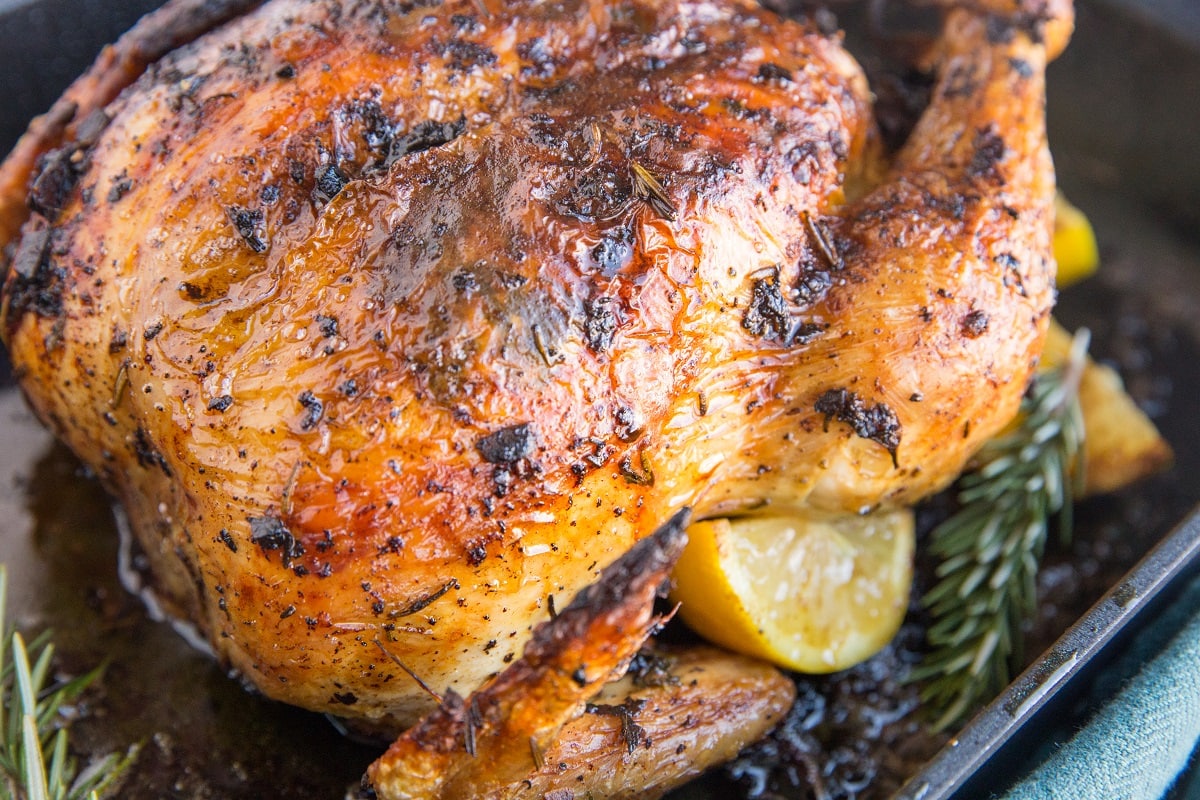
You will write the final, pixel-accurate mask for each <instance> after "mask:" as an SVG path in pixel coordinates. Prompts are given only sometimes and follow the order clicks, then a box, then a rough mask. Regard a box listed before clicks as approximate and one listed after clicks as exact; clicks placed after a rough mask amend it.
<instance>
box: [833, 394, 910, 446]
mask: <svg viewBox="0 0 1200 800" xmlns="http://www.w3.org/2000/svg"><path fill="white" fill-rule="evenodd" d="M816 411H817V413H819V414H824V415H825V426H826V428H828V427H829V421H830V420H831V419H837V420H838V421H839V422H844V423H846V424H847V425H849V426H850V427H851V428H852V429H853V430H854V432H855V433H856V434H857V435H859V436H861V437H862V438H864V439H870V440H871V441H873V442H876V443H878V444H880V445H882V446H883V447H884V448H886V449H887V451H888V452H889V453H891V454H892V464H893V465H896V463H897V462H896V449H897V448H898V447H900V432H901V431H900V420H899V419H897V418H896V412H895V411H893V410H892V409H891V408H890V407H889V406H887V405H885V404H883V403H876V404H875V405H873V406H868V405H867V404H866V403H865V402H863V399H862V398H861V397H859V396H858V395H857V394H855V393H854V392H851V391H850V390H848V389H830V390H829V391H827V392H825V393H824V394H822V395H821V396H820V397H819V398H817V403H816Z"/></svg>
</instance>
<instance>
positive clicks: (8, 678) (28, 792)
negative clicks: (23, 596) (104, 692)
mask: <svg viewBox="0 0 1200 800" xmlns="http://www.w3.org/2000/svg"><path fill="white" fill-rule="evenodd" d="M7 597H8V571H7V570H6V569H5V567H4V565H3V564H0V664H2V665H3V666H2V667H0V798H3V800H98V798H99V797H100V796H101V794H102V793H103V792H104V791H105V790H106V789H108V788H110V787H113V786H114V784H115V783H116V781H117V780H118V779H119V778H120V777H121V775H122V774H123V773H124V771H125V770H126V769H127V768H128V767H129V765H130V764H131V763H132V762H133V759H134V758H135V756H136V755H137V748H131V749H130V750H129V752H127V753H126V754H124V755H118V754H115V753H114V754H111V755H108V756H105V757H104V758H102V759H100V760H98V761H96V762H94V763H92V764H91V765H89V766H88V767H87V768H86V769H84V770H82V771H80V770H79V767H78V764H77V763H76V761H75V759H74V758H72V757H71V755H70V753H69V752H68V749H67V744H68V742H67V725H68V724H69V720H68V718H67V717H66V716H65V715H64V714H62V713H60V712H62V711H63V710H64V706H65V705H67V704H68V703H70V702H72V701H73V700H75V699H76V698H78V697H79V695H80V694H81V693H82V692H83V690H84V689H86V688H87V687H88V686H89V685H90V684H91V683H92V682H93V681H95V680H96V678H97V677H99V675H100V672H101V668H97V669H94V670H92V671H91V672H89V673H87V674H86V675H81V676H79V677H78V678H75V679H73V680H69V681H62V682H58V683H50V684H49V685H47V683H48V681H49V680H50V667H51V662H52V660H53V658H54V645H53V644H52V643H51V642H50V636H49V632H45V633H42V634H41V635H40V636H38V637H37V638H35V639H34V640H33V641H32V642H30V643H29V645H28V646H26V644H25V639H24V638H23V637H22V636H21V634H19V633H16V632H12V633H10V632H9V630H8V626H7V624H6V622H5V610H6V609H5V605H6V601H7ZM9 644H11V647H10V648H9V649H8V651H7V652H6V645H9Z"/></svg>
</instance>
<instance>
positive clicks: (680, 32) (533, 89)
mask: <svg viewBox="0 0 1200 800" xmlns="http://www.w3.org/2000/svg"><path fill="white" fill-rule="evenodd" d="M1070 28H1071V9H1070V6H1069V0H963V2H961V3H953V4H947V6H946V8H945V14H944V25H943V28H942V32H941V34H940V36H939V37H938V38H937V39H936V41H935V42H934V43H933V44H932V46H931V48H930V50H929V52H928V53H927V55H926V57H927V59H928V63H929V64H930V65H931V66H933V67H935V68H936V70H937V74H938V75H939V78H938V81H937V83H936V86H935V89H934V92H933V96H932V99H931V102H930V105H929V107H928V109H927V111H925V112H924V114H923V116H922V117H921V119H920V120H919V122H918V124H917V126H916V129H915V130H914V131H913V133H912V134H911V137H910V138H909V140H908V142H907V144H905V145H904V146H903V147H902V148H901V149H900V150H899V151H897V152H895V153H888V152H886V151H885V148H884V147H883V146H882V144H881V137H880V135H879V133H878V127H877V125H876V122H875V120H874V116H873V109H872V96H871V92H870V90H869V88H868V86H867V81H866V79H865V77H864V73H863V71H862V70H861V68H860V67H859V66H858V64H857V63H856V62H855V60H854V59H853V58H852V57H851V56H850V55H849V54H848V53H847V51H846V50H845V49H844V47H843V44H842V41H841V37H840V35H838V34H837V33H831V32H829V31H828V30H823V29H821V28H820V27H818V26H816V25H814V24H809V23H805V22H803V21H794V20H788V19H784V18H781V17H779V16H776V15H775V14H774V13H772V12H770V11H768V10H765V9H763V8H760V7H759V6H758V5H756V4H755V3H753V2H750V0H556V1H554V2H538V1H537V0H407V1H405V2H398V1H397V0H318V1H315V2H312V1H309V0H269V1H268V2H265V3H258V2H251V1H249V0H227V1H226V2H219V3H202V2H197V1H196V0H172V2H171V3H169V4H168V5H167V6H166V7H165V8H164V9H163V10H160V11H159V12H156V13H155V14H153V15H151V16H150V17H148V18H146V19H145V20H143V22H142V23H140V25H139V26H138V27H137V28H135V29H134V31H132V32H131V33H130V34H128V35H127V36H126V37H125V38H124V39H122V40H121V41H120V42H119V43H118V44H117V45H115V46H114V47H113V48H110V49H109V50H107V51H106V52H105V53H104V54H103V55H102V56H101V58H100V60H99V61H98V62H97V64H96V65H95V66H94V67H93V68H92V70H91V71H90V72H89V73H88V74H86V75H85V76H84V77H83V78H81V79H80V80H79V81H78V82H77V83H76V84H75V85H74V86H73V87H71V89H69V90H68V92H67V94H66V95H65V96H64V98H63V99H62V100H61V101H60V102H59V103H58V104H57V105H56V106H55V107H54V109H53V110H52V111H51V112H50V113H49V114H47V115H46V116H44V117H43V118H40V119H39V120H36V121H35V122H34V123H33V124H32V125H31V127H30V130H29V132H28V133H27V135H26V136H25V138H24V139H23V140H22V141H21V143H20V144H19V145H18V147H17V149H16V150H15V151H14V152H13V154H12V155H11V156H10V157H9V159H8V161H7V162H6V163H5V164H4V167H3V170H2V171H0V236H2V237H3V238H4V240H5V241H6V242H7V246H6V249H5V251H4V258H5V262H6V264H7V281H6V283H5V288H4V295H3V318H2V325H0V327H2V331H3V337H4V340H5V342H6V344H7V346H8V348H9V351H10V353H11V357H12V361H13V364H14V366H15V371H16V373H17V375H18V377H19V380H20V383H21V386H22V388H23V390H24V392H25V394H26V396H27V397H28V400H29V403H30V404H31V405H32V407H33V408H34V409H35V411H36V412H37V414H38V416H39V417H40V418H41V419H42V420H43V421H44V422H45V424H46V425H48V426H49V427H50V428H51V429H53V430H54V431H55V433H56V434H57V435H58V436H60V437H61V438H62V439H63V440H64V441H65V442H66V443H67V444H68V445H69V446H70V447H71V448H72V449H73V450H74V451H75V453H77V454H78V456H79V457H80V458H81V459H82V460H83V462H85V463H86V464H87V465H88V466H90V467H91V468H92V469H93V470H94V471H95V473H96V474H97V475H98V476H99V478H100V480H101V481H102V482H103V483H104V485H105V486H106V487H107V488H108V490H109V491H111V493H112V494H113V495H114V497H115V498H116V500H117V501H119V505H120V507H121V508H122V509H123V514H124V515H125V517H126V519H127V524H128V527H129V529H130V530H131V531H132V533H133V534H134V536H135V537H136V540H137V542H138V543H139V544H140V547H141V548H142V549H143V550H144V552H145V555H146V559H147V561H148V563H149V565H150V574H151V575H152V576H153V577H152V579H153V581H154V589H155V592H156V594H157V596H158V598H159V599H160V602H162V603H163V605H164V606H165V607H167V608H168V609H169V611H170V612H171V613H172V614H174V615H176V616H177V617H179V618H181V619H186V620H190V621H191V623H193V624H194V625H195V626H196V628H197V630H198V631H199V632H200V634H201V635H202V636H203V638H204V639H206V640H207V641H208V642H209V643H210V645H211V648H212V650H213V651H214V653H215V655H216V656H217V657H218V658H219V659H220V660H221V661H222V662H223V663H224V664H226V665H227V666H228V667H229V668H230V669H231V670H232V671H234V672H236V673H237V674H238V675H240V676H242V678H244V679H245V680H246V681H247V682H248V683H250V684H252V685H253V686H255V687H257V688H258V689H259V690H261V691H262V692H263V693H265V694H267V695H269V696H271V697H273V698H278V699H280V700H284V701H287V702H289V703H294V704H297V705H300V706H304V707H306V708H310V709H314V710H317V711H322V712H327V713H331V714H335V715H338V716H341V717H345V718H352V719H353V718H357V719H360V720H363V721H365V722H368V723H371V724H373V725H376V726H384V727H386V726H391V727H393V728H396V729H401V728H408V729H409V730H408V733H406V734H404V735H403V736H402V737H401V738H400V739H399V740H398V741H397V742H396V744H395V745H393V747H392V748H391V750H390V751H389V752H388V754H387V755H385V756H384V757H383V758H382V759H381V760H380V761H379V762H378V763H377V764H376V765H374V766H373V767H372V770H371V772H370V778H369V779H370V781H371V782H372V783H373V784H374V787H375V790H376V792H377V793H378V794H379V796H381V797H383V798H400V797H467V796H481V797H482V796H495V797H518V796H538V797H540V796H559V797H567V796H572V794H571V793H577V794H576V795H575V796H583V795H584V794H585V793H586V792H588V791H590V792H592V793H593V795H594V796H600V795H605V796H620V795H628V796H650V795H653V794H655V793H660V792H661V791H664V790H665V789H666V788H668V787H669V786H670V785H671V784H672V783H674V782H678V781H679V780H682V779H683V778H685V777H686V776H688V775H691V774H694V773H695V772H696V771H697V770H699V769H702V768H703V767H705V766H707V765H709V764H711V763H713V762H714V761H717V760H720V759H722V758H727V757H729V756H730V755H731V754H732V753H733V752H735V751H736V749H737V747H740V746H741V745H742V744H744V743H745V742H747V741H749V740H751V739H753V738H755V737H756V736H758V735H761V734H762V733H763V732H764V731H765V730H767V729H768V728H769V727H770V725H771V724H772V723H773V721H774V720H776V719H778V718H779V716H780V715H781V714H782V713H783V711H784V710H785V709H786V708H787V705H788V703H789V702H790V700H791V694H790V692H791V691H792V690H791V684H790V682H789V681H788V680H787V679H786V678H785V677H783V676H781V675H780V674H779V673H777V672H775V671H774V670H773V669H771V668H768V667H765V666H762V665H760V664H757V663H755V662H753V661H751V660H749V659H744V658H741V657H736V656H732V655H728V654H724V653H721V652H718V651H713V650H706V651H702V652H690V653H688V652H685V653H678V652H666V651H662V650H649V651H648V650H645V649H644V642H645V640H646V638H647V637H648V636H649V635H650V634H651V633H652V632H653V630H654V628H655V627H656V626H657V625H658V624H661V622H663V621H664V619H663V617H662V616H661V614H662V612H661V611H657V612H656V611H655V606H654V598H655V596H656V594H657V593H658V591H659V589H660V588H661V584H662V583H663V582H664V580H666V578H667V576H668V574H669V571H670V564H671V562H672V560H673V558H674V556H675V555H676V554H677V553H678V551H679V548H680V547H681V546H682V541H683V538H684V534H683V533H682V530H683V526H684V521H685V517H686V516H687V515H688V514H690V516H691V518H692V519H703V518H706V517H714V516H722V515H733V514H739V513H745V512H748V511H751V510H754V509H760V508H762V507H764V506H769V507H771V508H773V509H777V510H788V509H792V510H797V511H804V510H818V511H821V512H839V513H861V512H864V511H868V510H871V509H875V508H879V507H887V506H896V505H902V504H908V503H912V502H914V501H916V500H918V499H920V498H922V497H924V496H926V495H928V494H930V493H931V492H934V491H936V490H938V489H940V488H942V487H944V486H945V485H946V484H947V483H948V482H949V481H951V480H952V479H953V478H954V477H955V476H956V475H957V474H958V473H959V472H960V471H961V469H962V468H963V466H964V464H965V463H966V462H967V460H968V459H969V458H970V457H971V455H972V454H973V453H974V452H975V451H976V450H977V448H978V447H979V446H980V445H981V443H983V442H984V441H985V440H987V439H988V438H989V437H990V436H992V435H993V434H994V433H996V432H997V431H998V430H999V429H1000V428H1001V427H1002V426H1004V425H1005V424H1006V423H1007V422H1009V420H1010V419H1011V418H1012V417H1013V415H1014V414H1015V413H1016V410H1017V407H1018V404H1019V401H1020V398H1021V396H1022V394H1023V393H1024V391H1025V389H1026V386H1027V384H1028V381H1029V379H1030V376H1031V372H1032V370H1033V369H1034V367H1035V365H1036V363H1037V359H1038V355H1039V352H1040V348H1041V346H1042V340H1043V337H1044V334H1045V330H1046V325H1047V322H1048V320H1049V313H1050V308H1051V305H1052V302H1053V262H1052V259H1051V253H1050V241H1051V228H1052V215H1053V211H1052V202H1053V198H1054V172H1053V167H1052V165H1051V161H1050V158H1049V155H1048V151H1047V147H1046V139H1045V131H1044V119H1043V103H1044V67H1045V65H1046V62H1047V60H1048V59H1050V58H1052V57H1053V56H1054V55H1055V54H1056V53H1057V52H1058V51H1059V50H1060V49H1061V48H1062V47H1063V46H1064V44H1065V42H1066V39H1067V37H1068V35H1069V31H1070ZM655 531H658V533H657V534H655ZM589 586H590V587H591V588H590V589H589V588H587V587H589ZM572 598H574V601H573V602H572ZM659 608H660V609H661V606H660V607H659ZM656 614H658V616H656ZM647 664H650V665H657V666H654V668H653V669H650V667H647ZM631 665H632V666H631ZM647 670H649V671H650V672H653V673H655V674H658V679H657V680H649V679H647V678H646V673H647ZM626 672H629V673H631V675H630V676H627V677H626V678H625V679H624V684H623V685H624V686H626V688H628V689H629V691H632V692H633V694H627V695H621V696H622V697H625V698H626V699H624V700H621V701H620V702H617V700H609V701H605V700H604V697H605V696H608V695H601V696H600V697H599V698H598V697H597V693H599V692H606V693H609V694H611V693H612V692H613V691H617V690H616V689H614V688H613V687H612V686H609V687H607V688H605V684H607V683H609V682H611V681H615V680H617V679H619V678H620V677H621V675H622V674H623V673H626ZM631 681H632V688H630V686H631ZM639 693H640V694H639ZM614 696H615V695H614ZM630 698H633V699H630ZM588 703H590V705H587V704H588ZM606 708H607V709H616V710H615V711H611V712H610V713H603V711H601V712H600V713H597V709H601V710H603V709H606ZM585 710H586V711H590V712H592V713H584V712H585ZM639 731H640V733H639ZM647 731H651V733H649V734H648V733H647ZM555 792H558V793H559V794H557V795H556V794H554V793H555ZM563 792H566V794H563Z"/></svg>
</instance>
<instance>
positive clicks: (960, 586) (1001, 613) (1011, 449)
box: [911, 330, 1089, 730]
mask: <svg viewBox="0 0 1200 800" xmlns="http://www.w3.org/2000/svg"><path fill="white" fill-rule="evenodd" d="M1088 339H1089V335H1088V332H1087V330H1080V331H1079V332H1078V333H1076V334H1075V339H1074V341H1073V342H1072V346H1071V353H1070V356H1069V357H1068V358H1067V360H1066V361H1065V362H1064V363H1063V364H1062V365H1061V366H1060V367H1058V368H1056V369H1052V370H1047V371H1046V372H1043V373H1039V374H1038V376H1037V378H1036V380H1035V382H1034V384H1033V386H1032V387H1031V388H1030V390H1029V392H1028V393H1027V394H1026V396H1025V398H1024V400H1023V401H1022V403H1021V413H1020V416H1019V418H1018V419H1019V420H1020V421H1019V423H1018V425H1017V427H1016V428H1015V429H1013V430H1012V431H1011V432H1009V433H1007V434H1004V435H1002V436H1000V437H998V438H996V439H994V440H992V441H990V442H988V443H987V444H986V445H984V447H983V449H982V450H981V451H980V453H979V455H978V457H977V459H976V464H977V466H976V468H975V470H974V471H973V472H971V473H969V474H967V475H965V476H964V477H963V478H962V479H961V480H960V481H959V484H958V488H959V493H958V501H959V504H960V508H959V510H958V512H957V513H955V514H954V515H953V516H951V517H950V518H949V519H947V520H946V521H945V522H943V523H942V524H941V525H939V526H938V527H937V528H935V529H934V531H933V532H932V534H931V535H930V550H931V552H932V553H933V555H934V556H935V557H936V558H937V559H938V566H937V568H936V570H935V575H936V576H937V578H938V581H937V583H936V584H935V585H934V587H933V588H932V589H931V590H930V591H929V593H928V594H927V595H926V596H925V598H924V605H925V607H926V608H928V609H929V611H930V613H931V615H932V617H933V620H932V624H931V625H930V627H929V630H928V631H927V632H926V639H927V641H928V644H929V646H930V651H929V653H928V654H927V655H926V656H925V658H924V660H923V662H922V663H921V665H920V666H918V667H917V668H916V669H915V670H914V671H913V673H912V676H911V679H912V680H916V681H924V682H926V683H925V686H924V687H923V689H922V692H921V697H922V699H923V700H924V702H925V703H926V707H927V708H929V709H930V711H931V712H933V713H934V714H935V715H936V717H935V722H934V728H935V729H937V730H942V729H945V728H948V727H950V726H952V725H955V724H957V723H959V722H961V721H962V720H963V719H965V718H966V716H967V715H968V714H969V713H970V712H972V711H974V710H975V709H976V708H978V707H979V706H980V705H982V704H983V703H985V702H987V701H988V700H990V699H991V698H992V697H994V696H995V695H996V694H997V693H998V692H999V691H1000V690H1001V689H1002V688H1003V687H1004V686H1005V685H1007V684H1008V681H1009V678H1010V675H1011V674H1012V671H1013V670H1015V669H1016V668H1017V667H1018V666H1019V661H1020V658H1021V646H1020V645H1021V626H1022V624H1023V623H1024V622H1025V620H1026V619H1028V618H1029V617H1030V616H1031V615H1032V614H1033V612H1034V611H1035V609H1036V604H1037V584H1036V578H1037V571H1038V567H1039V565H1040V563H1041V558H1042V553H1043V551H1044V550H1045V545H1046V538H1047V534H1048V531H1049V528H1050V520H1051V518H1052V517H1053V516H1054V515H1056V514H1057V515H1058V516H1059V531H1060V535H1061V536H1062V537H1063V538H1064V539H1066V538H1068V537H1069V536H1070V531H1071V502H1072V495H1073V490H1074V488H1075V486H1077V485H1079V482H1080V481H1081V480H1082V475H1081V472H1082V461H1081V459H1079V458H1078V455H1079V452H1080V447H1081V445H1082V442H1083V418H1082V414H1081V412H1080V410H1079V399H1078V388H1079V379H1080V375H1081V374H1082V371H1083V366H1084V361H1085V356H1086V353H1087V345H1088Z"/></svg>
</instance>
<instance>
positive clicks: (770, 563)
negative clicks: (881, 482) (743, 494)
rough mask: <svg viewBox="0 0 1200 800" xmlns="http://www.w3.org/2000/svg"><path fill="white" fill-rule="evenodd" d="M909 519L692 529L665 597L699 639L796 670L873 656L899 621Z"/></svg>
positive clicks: (745, 522) (818, 518)
mask: <svg viewBox="0 0 1200 800" xmlns="http://www.w3.org/2000/svg"><path fill="white" fill-rule="evenodd" d="M914 538H915V537H914V525H913V514H912V512H911V511H910V510H908V509H902V510H897V511H881V512H876V513H873V514H869V515H865V516H852V515H844V516H823V515H817V514H807V515H803V516H801V515H789V516H779V517H744V518H737V519H713V520H706V521H703V522H698V523H696V524H694V525H692V526H691V527H690V528H689V529H688V545H687V548H686V549H685V550H684V552H683V556H682V557H681V558H680V560H679V563H678V565H677V566H676V568H675V573H674V578H675V589H674V591H673V592H672V597H673V598H674V599H675V600H676V601H678V602H679V603H680V606H679V614H680V616H681V617H682V618H683V619H684V621H685V622H686V623H687V624H688V625H689V626H691V627H692V629H693V630H695V631H696V632H697V633H699V634H700V635H701V636H703V637H705V638H707V639H709V640H710V641H712V642H714V643H716V644H719V645H723V646H724V647H727V648H729V649H731V650H735V651H737V652H740V653H745V654H747V655H752V656H758V657H760V658H764V659H766V660H768V661H771V662H773V663H775V664H778V665H779V666H782V667H786V668H788V669H792V670H797V671H800V672H810V673H826V672H835V671H837V670H840V669H845V668H847V667H850V666H853V665H854V664H857V663H859V662H860V661H863V660H865V659H867V658H869V657H870V656H872V655H874V654H875V653H876V652H878V651H879V650H880V649H881V648H882V647H883V646H884V645H886V644H887V643H888V641H890V640H891V638H892V636H894V635H895V633H896V630H897V629H898V628H899V627H900V623H901V621H902V620H903V619H904V612H905V609H906V608H907V606H908V595H909V588H910V585H911V583H912V556H913V542H914Z"/></svg>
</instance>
